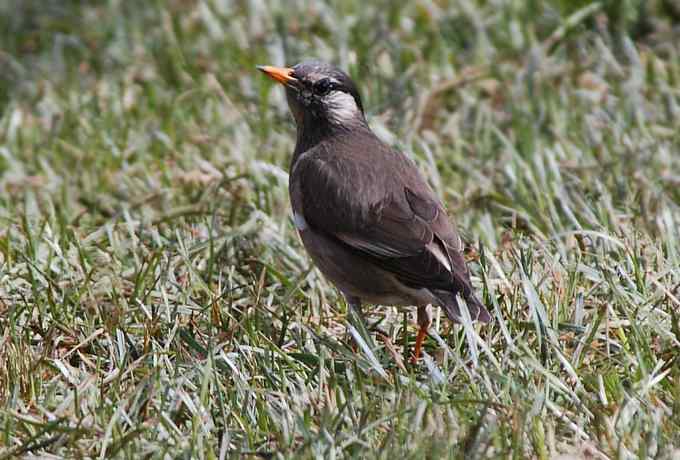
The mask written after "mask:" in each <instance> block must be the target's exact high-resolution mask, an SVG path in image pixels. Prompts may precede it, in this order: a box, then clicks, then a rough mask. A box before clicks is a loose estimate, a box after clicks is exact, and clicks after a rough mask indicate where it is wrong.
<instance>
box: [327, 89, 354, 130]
mask: <svg viewBox="0 0 680 460" xmlns="http://www.w3.org/2000/svg"><path fill="white" fill-rule="evenodd" d="M325 102H326V104H327V106H328V115H329V117H330V118H331V120H332V121H333V122H335V123H338V124H340V123H346V122H348V121H352V120H355V119H356V117H357V114H358V113H359V107H358V106H357V103H356V101H355V100H354V97H352V95H351V94H348V93H345V92H344V91H332V92H331V93H329V94H328V96H326V101H325Z"/></svg>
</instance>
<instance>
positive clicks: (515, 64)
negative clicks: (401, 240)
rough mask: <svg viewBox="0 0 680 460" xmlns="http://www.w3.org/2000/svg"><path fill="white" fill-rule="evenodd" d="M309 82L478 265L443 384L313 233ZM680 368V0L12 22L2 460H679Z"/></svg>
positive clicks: (0, 217) (441, 374) (31, 2)
mask: <svg viewBox="0 0 680 460" xmlns="http://www.w3.org/2000/svg"><path fill="white" fill-rule="evenodd" d="M304 57H318V58H322V59H325V60H329V61H333V62H335V63H337V64H338V65H339V66H341V67H342V68H344V69H346V70H347V71H348V72H349V73H350V74H351V75H352V77H353V78H354V79H355V80H356V82H357V84H358V86H359V88H360V91H361V93H362V97H363V101H364V106H365V107H366V109H367V116H368V119H369V122H370V124H371V126H372V127H373V129H374V130H375V131H376V133H377V134H378V135H379V136H380V137H381V138H383V139H384V140H385V141H386V142H388V143H389V144H391V145H394V146H396V147H398V148H399V149H401V150H402V151H404V152H405V153H406V154H407V155H408V156H410V157H411V158H413V159H414V160H415V161H416V163H417V164H418V165H419V167H420V168H421V169H422V170H423V172H424V173H425V174H426V175H427V177H428V178H429V180H430V183H431V185H432V186H433V188H434V189H435V190H436V192H437V193H438V194H439V196H440V197H441V198H442V200H443V201H444V203H446V206H447V208H448V209H449V211H450V213H451V215H453V216H455V218H456V221H457V223H458V225H459V228H460V229H461V232H462V234H463V236H464V240H465V241H466V243H467V251H466V254H465V256H466V259H467V260H468V263H469V266H470V268H471V271H472V275H473V284H474V285H475V288H476V289H477V291H478V293H479V295H480V298H482V299H483V301H484V303H485V304H486V305H488V306H489V310H490V311H491V313H492V316H493V318H494V319H493V322H492V323H491V324H489V325H471V324H465V325H451V324H450V323H449V322H448V321H447V320H446V318H445V315H442V314H441V313H440V312H437V313H435V322H434V324H433V327H432V328H431V333H430V336H429V337H428V338H427V340H426V344H425V356H424V358H423V359H422V360H421V362H419V363H418V364H417V365H411V364H410V363H409V362H408V360H407V359H404V358H405V357H408V356H409V355H410V353H411V351H412V348H413V343H414V339H415V332H416V324H415V312H414V311H412V310H397V309H394V308H392V307H384V306H376V307H373V306H371V307H369V308H367V309H366V311H365V313H366V319H367V322H366V324H364V323H362V322H361V321H359V320H358V319H357V318H348V313H347V311H348V309H347V305H346V304H345V302H344V300H343V299H342V297H341V296H340V295H339V293H338V292H337V291H336V290H335V289H334V288H333V286H332V285H331V284H330V283H329V282H328V281H327V280H325V279H324V278H323V277H322V276H321V274H320V273H319V272H318V271H317V270H316V269H315V268H314V267H313V265H312V264H311V261H310V259H309V258H308V257H307V255H306V253H305V251H304V248H303V247H302V245H301V243H300V241H299V239H298V236H297V234H296V232H295V227H294V225H293V222H292V219H291V212H290V207H289V202H288V190H287V183H288V172H287V171H288V163H289V160H290V155H291V152H292V149H293V147H294V142H295V127H294V124H293V121H292V119H291V117H290V115H289V113H288V109H287V106H286V102H285V98H284V95H283V91H282V90H281V88H280V87H277V86H276V85H274V84H273V83H272V82H271V81H270V80H268V79H267V78H265V77H264V76H263V75H262V74H260V73H259V72H257V70H256V68H255V66H256V65H257V64H273V65H283V64H294V63H295V62H298V61H299V60H301V59H303V58H304ZM366 154H367V155H370V152H367V153H366ZM679 352H680V4H679V3H678V2H677V1H674V0H650V1H648V2H644V1H637V0H627V1H621V2H618V1H615V0H605V1H603V2H601V3H590V2H587V1H568V0H561V1H560V0H553V1H540V0H530V1H526V2H522V1H512V0H450V1H447V0H440V1H428V0H416V1H412V2H395V1H388V0H383V1H378V2H361V1H357V0H350V1H331V2H322V1H321V0H295V1H290V2H288V1H282V0H280V1H257V0H240V1H230V0H157V1H124V0H100V1H94V0H93V1H76V0H72V1H69V0H5V2H2V3H0V403H1V404H0V459H6V458H15V457H25V458H129V459H136V458H200V459H203V458H205V459H213V458H258V457H260V458H346V457H351V458H384V459H391V460H392V459H397V458H418V459H420V458H442V457H444V458H470V459H476V458H517V459H523V458H537V459H548V458H555V457H557V456H559V455H562V457H561V458H562V459H567V458H568V459H572V458H593V459H604V458H621V459H628V458H657V459H669V460H670V459H678V458H680V357H679Z"/></svg>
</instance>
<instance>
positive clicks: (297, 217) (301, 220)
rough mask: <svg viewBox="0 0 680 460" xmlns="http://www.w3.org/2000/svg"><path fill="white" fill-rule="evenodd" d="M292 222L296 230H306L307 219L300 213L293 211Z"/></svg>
mask: <svg viewBox="0 0 680 460" xmlns="http://www.w3.org/2000/svg"><path fill="white" fill-rule="evenodd" d="M293 223H294V224H295V228H297V229H298V231H300V232H303V231H305V230H307V221H306V220H305V217H304V216H303V215H302V214H298V213H297V212H293Z"/></svg>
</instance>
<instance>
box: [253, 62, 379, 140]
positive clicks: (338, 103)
mask: <svg viewBox="0 0 680 460" xmlns="http://www.w3.org/2000/svg"><path fill="white" fill-rule="evenodd" d="M258 69H260V70H261V71H262V72H264V73H265V74H267V75H268V76H269V77H271V78H272V79H274V80H276V81H277V82H279V83H281V84H283V85H284V86H285V88H286V97H287V99H288V106H289V107H290V110H291V112H292V113H293V116H294V117H295V121H296V123H297V125H298V128H304V127H311V126H316V127H321V126H324V125H328V126H329V127H349V126H352V125H354V124H356V123H362V124H363V123H365V119H364V108H363V106H362V104H361V97H360V96H359V91H358V90H357V87H356V85H355V84H354V82H353V81H352V80H351V79H350V78H349V76H348V75H347V74H346V73H345V72H343V71H342V70H340V69H338V68H337V67H335V66H333V65H331V64H328V63H325V62H321V61H304V62H301V63H299V64H296V65H295V66H293V67H271V66H259V67H258Z"/></svg>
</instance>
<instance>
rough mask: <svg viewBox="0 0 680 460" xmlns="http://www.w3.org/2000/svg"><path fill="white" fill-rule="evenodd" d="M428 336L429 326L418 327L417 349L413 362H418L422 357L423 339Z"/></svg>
mask: <svg viewBox="0 0 680 460" xmlns="http://www.w3.org/2000/svg"><path fill="white" fill-rule="evenodd" d="M426 336H427V326H424V325H423V326H420V329H418V335H417V336H416V349H415V351H414V352H413V357H412V358H411V364H416V363H417V362H418V360H419V359H420V350H421V348H422V347H423V341H425V337H426Z"/></svg>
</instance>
